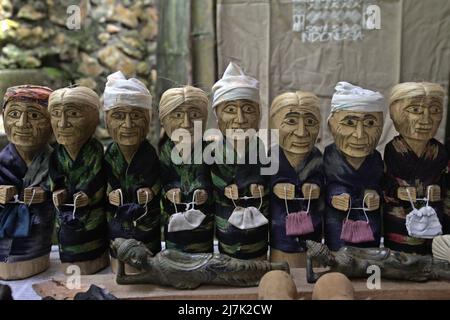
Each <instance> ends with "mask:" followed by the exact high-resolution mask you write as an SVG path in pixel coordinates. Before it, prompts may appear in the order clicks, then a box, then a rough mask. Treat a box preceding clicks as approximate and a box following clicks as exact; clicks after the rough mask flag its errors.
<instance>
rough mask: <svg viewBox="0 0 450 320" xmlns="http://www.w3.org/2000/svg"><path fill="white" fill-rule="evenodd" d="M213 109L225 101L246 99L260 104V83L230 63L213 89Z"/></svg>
mask: <svg viewBox="0 0 450 320" xmlns="http://www.w3.org/2000/svg"><path fill="white" fill-rule="evenodd" d="M212 92H213V102H212V107H213V108H215V107H217V106H218V105H219V104H220V103H222V102H225V101H232V100H238V99H245V100H250V101H254V102H256V103H259V81H258V80H256V79H254V78H252V77H250V76H247V75H245V74H244V71H242V69H241V67H239V66H238V65H237V64H235V63H233V62H230V64H229V65H228V67H227V69H226V70H225V72H224V74H223V76H222V79H220V80H219V81H217V82H216V83H215V84H214V86H213V87H212Z"/></svg>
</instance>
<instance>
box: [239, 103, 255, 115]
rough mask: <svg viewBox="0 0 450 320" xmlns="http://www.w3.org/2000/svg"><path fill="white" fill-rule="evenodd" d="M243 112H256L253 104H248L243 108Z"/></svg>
mask: <svg viewBox="0 0 450 320" xmlns="http://www.w3.org/2000/svg"><path fill="white" fill-rule="evenodd" d="M242 111H244V112H245V113H254V112H255V111H256V110H255V107H254V106H252V105H251V104H246V105H244V107H242Z"/></svg>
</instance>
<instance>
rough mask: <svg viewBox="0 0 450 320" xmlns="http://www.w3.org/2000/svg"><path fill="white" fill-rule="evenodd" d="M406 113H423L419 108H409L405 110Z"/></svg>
mask: <svg viewBox="0 0 450 320" xmlns="http://www.w3.org/2000/svg"><path fill="white" fill-rule="evenodd" d="M406 111H408V112H410V113H414V114H421V113H423V108H422V107H421V106H409V107H408V108H406Z"/></svg>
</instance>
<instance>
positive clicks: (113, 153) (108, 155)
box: [105, 140, 161, 254]
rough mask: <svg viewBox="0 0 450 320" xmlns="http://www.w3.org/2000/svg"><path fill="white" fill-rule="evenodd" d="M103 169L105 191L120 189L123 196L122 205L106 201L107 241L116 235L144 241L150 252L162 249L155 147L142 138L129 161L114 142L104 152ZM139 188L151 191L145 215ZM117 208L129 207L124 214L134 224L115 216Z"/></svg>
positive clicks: (158, 169)
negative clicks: (140, 200)
mask: <svg viewBox="0 0 450 320" xmlns="http://www.w3.org/2000/svg"><path fill="white" fill-rule="evenodd" d="M105 172H106V174H107V182H108V189H107V192H108V193H109V192H111V191H112V190H116V189H120V190H121V191H122V195H123V207H122V208H118V207H115V206H113V205H111V204H109V203H108V205H107V215H108V225H109V230H110V240H114V238H115V237H121V238H133V239H136V240H139V241H141V242H143V243H144V244H145V245H146V246H147V248H148V249H149V250H150V251H151V252H152V253H153V254H156V253H158V252H159V251H160V250H161V227H160V216H161V208H160V193H161V192H160V191H161V183H160V173H161V171H160V165H159V159H158V155H157V153H156V150H155V149H154V148H153V146H152V145H151V144H150V143H149V142H148V141H147V140H144V141H143V142H142V143H141V145H140V146H139V149H138V150H137V151H136V153H135V154H134V156H133V159H132V160H131V162H130V164H128V162H127V161H126V159H125V157H124V156H123V154H122V152H121V151H120V147H119V145H118V144H117V143H115V142H113V143H111V144H110V145H109V147H108V149H107V150H106V152H105ZM140 188H149V189H151V190H152V192H153V199H152V200H151V201H150V202H149V203H148V204H147V206H146V207H147V208H146V209H147V211H146V213H145V211H144V213H145V214H142V211H143V208H142V206H139V205H138V198H137V191H138V189H140ZM132 204H134V205H132ZM144 208H145V207H144ZM119 210H121V211H120V212H123V210H131V211H129V212H127V215H128V216H129V217H130V218H132V219H133V220H135V221H136V225H134V224H133V223H131V221H129V220H126V219H120V217H117V213H118V212H119ZM139 217H141V218H139ZM117 224H120V226H118V225H117ZM119 229H120V230H119Z"/></svg>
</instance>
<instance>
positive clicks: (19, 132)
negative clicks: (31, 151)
mask: <svg viewBox="0 0 450 320" xmlns="http://www.w3.org/2000/svg"><path fill="white" fill-rule="evenodd" d="M14 135H16V136H19V137H31V136H32V135H33V133H32V132H24V131H14Z"/></svg>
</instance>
